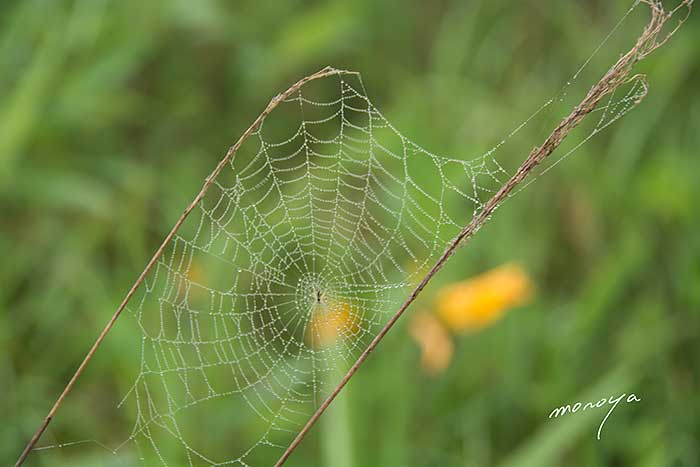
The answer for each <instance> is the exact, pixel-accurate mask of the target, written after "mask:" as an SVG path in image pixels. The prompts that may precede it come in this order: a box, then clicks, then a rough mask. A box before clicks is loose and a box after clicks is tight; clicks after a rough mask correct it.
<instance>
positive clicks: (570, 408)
mask: <svg viewBox="0 0 700 467" xmlns="http://www.w3.org/2000/svg"><path fill="white" fill-rule="evenodd" d="M626 395H627V394H622V395H620V396H619V397H618V398H616V399H613V397H612V396H610V398H609V399H605V398H603V399H601V400H599V401H598V402H595V403H593V402H586V403H585V404H583V403H581V402H576V403H575V404H574V405H563V406H561V407H557V408H556V409H554V410H552V412H551V413H550V414H549V418H557V417H560V416H563V415H565V414H567V413H576V412H578V411H579V410H581V411H582V412H583V411H585V410H588V409H599V408H601V407H604V406H606V405H612V407H610V410H608V413H607V414H605V417H604V418H603V421H602V422H600V426H599V427H598V435H597V438H598V439H599V440H600V433H601V431H603V425H605V422H606V421H607V420H608V417H610V414H611V413H612V412H613V410H615V407H617V405H618V404H619V403H620V401H622V400H623V399H624V397H625V396H626ZM641 401H642V400H641V399H640V398H638V397H637V396H636V395H634V394H630V395H629V396H627V400H626V402H627V403H630V402H641Z"/></svg>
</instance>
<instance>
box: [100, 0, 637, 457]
mask: <svg viewBox="0 0 700 467" xmlns="http://www.w3.org/2000/svg"><path fill="white" fill-rule="evenodd" d="M636 5H637V3H635V6H636ZM633 8H634V7H633ZM630 11H631V10H630ZM628 14H629V12H628ZM626 16H627V15H626ZM626 16H625V17H626ZM618 26H619V25H618ZM599 49H600V47H599ZM589 60H590V59H589ZM586 63H588V62H586ZM579 72H580V71H579ZM577 76H578V73H577V75H576V76H575V77H574V78H576V77H577ZM565 90H566V87H565V89H564V90H562V92H560V93H559V94H558V95H557V96H555V97H554V98H553V99H551V100H550V101H548V102H547V103H545V105H544V106H543V107H542V108H540V109H539V110H538V111H537V112H535V114H533V116H531V117H530V118H529V119H528V120H526V121H525V122H524V123H523V124H521V125H520V126H518V127H516V129H515V130H514V131H513V132H512V133H511V134H509V135H508V137H507V138H506V139H504V140H503V141H502V142H501V143H499V144H498V145H497V146H496V147H494V148H493V149H492V150H490V151H488V152H486V153H485V154H483V155H481V156H478V157H475V158H472V159H470V160H462V159H457V158H448V157H442V156H438V155H436V154H433V153H431V152H429V151H427V150H425V149H423V148H422V147H420V146H419V145H417V144H415V143H413V142H411V141H410V140H408V139H407V138H405V137H404V136H403V135H402V134H401V133H400V132H399V131H397V130H396V128H394V127H393V126H392V125H391V123H389V121H388V120H387V119H386V118H385V117H384V116H383V115H382V113H381V112H380V111H379V110H378V109H377V108H376V107H375V106H374V105H373V104H372V102H371V101H370V99H369V98H368V97H367V93H366V92H365V89H364V86H363V84H362V81H361V79H360V77H359V75H357V74H355V73H349V72H343V71H338V72H337V73H336V74H335V75H333V76H331V77H328V78H324V79H323V80H319V81H318V82H313V83H311V84H307V85H305V86H304V87H303V88H302V89H300V90H299V92H298V93H296V94H294V95H292V96H290V97H289V98H287V99H286V100H285V101H283V102H282V103H281V104H280V105H279V107H278V108H276V109H275V110H274V111H273V112H272V114H270V115H269V116H268V117H267V118H266V119H265V120H264V121H263V123H262V124H261V125H260V126H259V127H258V128H257V130H255V131H254V132H253V133H252V135H251V136H250V137H249V138H248V139H247V140H246V142H245V143H244V144H243V145H242V146H241V147H240V149H239V150H238V151H237V152H236V154H235V156H234V157H233V158H232V160H231V161H230V162H229V163H228V165H227V167H225V168H224V170H223V171H222V172H220V173H219V175H218V176H217V178H216V179H215V180H214V181H213V183H212V185H211V187H210V189H209V190H208V191H207V193H206V195H205V197H204V198H203V199H202V201H201V202H200V203H199V204H198V205H197V207H196V208H195V210H194V211H193V212H192V213H191V214H190V216H189V217H188V219H187V221H186V222H185V223H184V224H183V226H182V228H181V229H180V230H179V231H178V233H177V234H176V235H175V236H174V237H173V239H172V241H171V242H170V244H169V245H168V247H167V248H166V250H165V252H164V254H163V255H162V256H161V257H160V258H159V259H158V261H157V263H156V265H155V267H154V268H153V269H152V270H151V272H150V273H149V275H148V276H147V278H146V280H145V282H144V284H143V285H142V287H141V289H140V292H138V293H137V295H136V296H135V297H134V298H133V299H132V301H131V304H130V306H129V308H128V310H129V312H130V313H129V315H127V316H130V317H131V319H132V320H133V321H134V322H135V323H136V324H137V326H138V328H139V329H140V333H141V340H140V355H141V357H140V365H139V370H138V375H137V376H136V378H135V381H134V382H133V385H132V386H131V389H130V390H129V391H128V392H127V394H126V395H125V397H124V400H123V401H122V403H121V404H120V405H124V406H128V407H129V410H130V411H131V412H132V413H133V414H134V419H135V423H134V426H133V429H132V430H131V434H130V435H129V436H128V439H127V440H126V441H125V442H124V443H123V444H122V445H121V446H119V447H117V448H116V449H115V450H112V449H110V450H112V451H113V452H115V453H116V452H118V451H119V450H121V449H122V448H124V447H125V446H127V445H129V446H135V447H136V448H137V450H138V453H139V457H140V458H141V459H142V461H143V462H144V463H146V464H148V465H168V466H171V465H182V464H185V465H191V466H193V465H197V466H200V465H202V466H218V465H239V466H251V467H257V466H263V465H271V464H272V463H274V462H275V461H276V460H277V458H278V457H279V455H280V454H281V453H282V451H283V450H284V448H286V447H287V445H288V444H289V442H290V441H291V439H292V438H293V437H294V435H295V434H296V433H298V431H299V430H300V429H301V427H302V426H303V425H304V424H305V423H306V421H307V420H308V418H309V417H310V416H311V415H312V414H313V412H314V411H315V409H316V408H317V406H318V405H319V404H320V402H321V401H322V400H323V399H324V398H325V397H326V396H327V395H328V392H329V386H332V385H333V384H334V383H335V382H337V381H336V380H337V379H338V374H339V373H342V372H344V371H345V370H347V368H349V367H350V365H351V364H352V363H353V362H354V361H355V360H356V358H357V357H358V356H359V354H360V353H361V352H362V351H363V350H364V349H365V348H366V347H367V345H368V344H369V343H370V341H371V340H372V339H373V338H374V337H375V335H376V333H377V331H378V330H379V328H381V326H383V325H384V324H385V323H386V321H387V320H388V319H389V317H390V316H391V315H392V314H393V313H394V312H395V311H396V309H397V308H398V307H399V305H400V304H401V303H402V302H403V300H404V299H405V297H406V295H407V294H408V293H409V292H410V291H411V290H412V289H413V287H414V286H415V285H416V283H417V282H419V281H420V280H421V279H422V278H423V276H424V275H425V273H426V272H427V270H428V269H429V268H430V267H431V266H432V265H433V264H434V262H435V261H436V259H437V258H438V257H439V255H440V254H441V253H442V252H443V251H444V248H445V246H446V244H447V243H448V242H449V241H450V240H451V239H452V238H453V237H454V236H455V235H456V234H457V233H458V232H459V230H460V229H461V228H462V227H463V226H464V225H465V224H466V222H467V221H468V220H469V217H470V216H469V213H470V212H471V213H472V214H474V213H477V212H478V211H479V210H480V209H481V207H482V205H483V203H485V202H486V200H488V198H489V197H490V196H491V195H492V194H493V193H494V192H495V191H496V190H497V189H498V188H499V187H500V186H501V185H502V184H503V183H504V182H505V181H506V180H507V179H508V178H509V177H510V175H511V172H512V169H509V168H506V167H504V165H503V164H501V163H499V162H498V161H497V160H496V159H495V158H494V153H495V151H496V150H497V149H498V148H500V147H501V145H503V144H504V143H505V142H506V141H507V140H508V139H509V138H511V137H512V136H513V135H515V134H516V133H517V132H518V131H520V129H521V128H522V127H523V126H525V125H526V124H528V123H529V122H530V120H531V119H533V118H534V117H535V116H536V115H538V114H539V113H540V112H542V111H543V110H544V109H545V108H547V107H548V106H550V105H551V104H552V103H553V102H556V101H557V100H558V99H559V98H560V96H561V95H562V94H563V93H565ZM645 91H646V89H645V88H644V85H643V82H642V81H634V82H632V83H631V84H630V85H629V86H628V87H627V90H626V92H625V93H624V95H621V96H614V95H613V96H612V97H611V98H610V99H609V101H608V102H607V103H606V105H603V106H601V107H600V109H598V110H597V112H599V114H600V117H599V118H598V119H597V121H596V123H595V124H594V126H593V127H592V128H588V129H586V133H585V134H584V135H583V137H582V138H580V139H579V142H578V144H575V145H574V146H573V147H571V148H570V149H569V150H568V151H566V152H565V153H564V156H563V157H566V156H567V155H568V154H570V153H571V152H573V151H575V150H576V149H577V148H578V147H579V146H580V145H582V144H583V143H585V142H586V141H587V140H588V139H589V138H590V137H592V136H594V135H595V134H597V133H598V132H599V131H600V130H602V129H603V128H605V127H607V126H608V125H610V124H611V123H613V122H614V121H616V120H617V119H619V118H620V117H622V116H623V115H624V114H625V113H626V112H628V111H629V110H630V109H631V108H632V107H634V105H635V103H637V102H638V101H639V99H640V97H641V96H642V95H643V94H644V92H645ZM329 96H330V97H329ZM290 122H294V123H293V124H291V125H290ZM555 163H556V162H555ZM125 318H126V316H125ZM217 418H221V419H226V422H225V423H223V422H216V423H213V422H212V420H214V419H217ZM210 423H211V425H212V426H224V425H225V426H227V427H230V428H227V429H228V430H230V431H227V433H206V430H207V426H208V425H209V424H210ZM202 432H204V435H203V433H202Z"/></svg>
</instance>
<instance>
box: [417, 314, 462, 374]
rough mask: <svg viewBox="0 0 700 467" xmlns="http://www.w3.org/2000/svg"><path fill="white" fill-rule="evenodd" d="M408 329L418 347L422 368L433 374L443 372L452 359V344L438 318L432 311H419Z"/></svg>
mask: <svg viewBox="0 0 700 467" xmlns="http://www.w3.org/2000/svg"><path fill="white" fill-rule="evenodd" d="M409 331H410V333H411V336H412V337H413V338H414V339H415V341H416V342H417V343H418V346H419V347H420V350H421V366H422V367H423V370H425V371H426V372H427V373H430V374H433V375H435V374H438V373H441V372H443V371H444V370H445V369H446V368H447V367H448V366H449V364H450V360H452V354H453V352H454V345H453V344H452V340H451V339H450V336H449V334H448V332H447V329H445V327H444V326H443V325H442V323H440V320H438V319H437V317H435V315H433V314H432V313H427V312H419V313H417V314H416V315H415V316H414V317H413V319H412V320H411V324H410V327H409Z"/></svg>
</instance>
